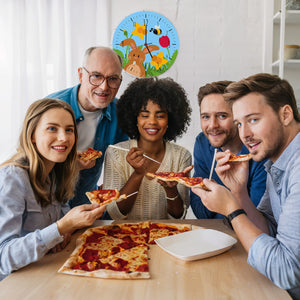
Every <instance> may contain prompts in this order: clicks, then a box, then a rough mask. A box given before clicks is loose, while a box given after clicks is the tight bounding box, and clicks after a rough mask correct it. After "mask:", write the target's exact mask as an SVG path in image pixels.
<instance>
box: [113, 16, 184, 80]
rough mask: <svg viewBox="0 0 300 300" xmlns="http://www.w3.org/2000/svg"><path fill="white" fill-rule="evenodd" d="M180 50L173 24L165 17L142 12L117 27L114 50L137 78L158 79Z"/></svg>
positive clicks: (125, 68) (128, 71)
mask: <svg viewBox="0 0 300 300" xmlns="http://www.w3.org/2000/svg"><path fill="white" fill-rule="evenodd" d="M178 48H179V41H178V35H177V32H176V29H175V27H174V26H173V25H172V23H171V22H170V21H169V20H168V19H167V18H166V17H164V16H162V15H161V14H158V13H155V12H152V11H140V12H136V13H134V14H131V15H129V16H128V17H126V18H125V19H124V20H123V21H122V22H121V23H120V24H119V26H118V27H117V29H116V31H115V33H114V37H113V49H114V51H116V52H117V53H118V54H119V55H120V56H121V57H122V59H123V69H124V70H125V71H126V72H127V73H129V74H131V75H134V76H136V77H151V76H158V75H160V74H162V73H164V72H165V71H167V70H168V69H169V68H170V67H171V66H172V64H173V63H174V61H175V59H176V57H177V54H178Z"/></svg>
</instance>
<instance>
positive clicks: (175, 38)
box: [112, 10, 179, 77]
mask: <svg viewBox="0 0 300 300" xmlns="http://www.w3.org/2000/svg"><path fill="white" fill-rule="evenodd" d="M142 15H147V16H145V18H150V19H151V18H153V17H156V18H157V19H158V20H159V19H162V20H163V22H164V23H165V24H166V25H167V26H168V27H170V28H171V30H172V31H173V32H172V33H171V34H172V39H173V40H172V42H171V43H172V44H173V45H172V46H173V47H172V46H171V45H170V46H169V47H168V48H170V49H172V50H173V52H172V56H171V57H170V56H168V57H166V58H168V59H169V62H170V59H171V58H173V56H174V57H175V58H174V59H173V61H172V62H170V64H169V65H168V67H167V68H166V69H165V70H164V71H162V72H161V73H160V74H162V73H164V72H165V71H167V70H168V69H169V68H170V67H171V66H172V65H173V64H174V62H175V60H176V57H177V55H178V51H179V38H178V34H177V30H176V28H175V26H174V25H173V23H172V22H171V21H170V20H169V19H168V18H167V17H165V16H164V15H162V14H161V13H157V12H155V11H149V10H141V11H138V12H134V13H132V14H130V15H128V16H126V17H125V18H124V19H123V20H122V21H121V22H120V23H119V25H118V26H117V28H116V30H115V32H114V35H113V41H112V48H113V49H114V50H115V51H116V52H117V53H119V54H120V52H121V53H122V54H123V51H122V50H124V49H123V47H121V46H120V45H119V43H120V41H121V39H120V37H119V36H120V34H119V33H118V31H123V34H125V33H124V31H125V30H124V25H125V24H126V23H128V21H130V19H135V18H137V17H140V18H141V17H142ZM132 22H134V23H135V22H137V21H136V20H132ZM141 24H144V23H143V22H141ZM141 24H140V25H141ZM150 26H153V27H154V24H152V25H151V23H150ZM122 27H123V28H122ZM133 30H134V27H133V25H132V30H131V32H132V31H133ZM127 33H128V32H127ZM148 34H149V31H148ZM171 34H170V36H171ZM147 37H148V36H147ZM125 38H126V37H125V36H124V39H125ZM131 38H132V34H131ZM136 39H137V38H135V42H136V45H137V47H141V46H142V45H144V44H143V41H140V40H136ZM138 41H139V42H140V43H141V44H140V43H139V44H138ZM162 48H165V47H161V50H162V51H161V52H164V51H163V49H162ZM168 51H169V50H168ZM124 53H125V51H124ZM175 54H176V55H175ZM164 56H165V53H164ZM123 57H124V54H123ZM123 57H122V58H123ZM145 63H146V64H149V58H146V59H145ZM123 67H124V65H123ZM160 74H158V75H160ZM151 76H152V75H150V76H146V77H151ZM153 76H154V75H153Z"/></svg>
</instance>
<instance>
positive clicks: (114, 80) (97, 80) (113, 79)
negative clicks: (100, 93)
mask: <svg viewBox="0 0 300 300" xmlns="http://www.w3.org/2000/svg"><path fill="white" fill-rule="evenodd" d="M82 68H83V69H84V70H85V71H86V72H87V73H88V74H89V82H90V84H91V85H94V86H99V85H101V84H102V83H103V82H104V80H106V82H107V85H108V86H109V87H110V88H111V89H118V88H119V86H120V84H121V82H122V78H120V77H118V76H104V75H102V74H100V73H98V74H91V73H90V72H89V71H88V70H87V69H86V68H85V67H82Z"/></svg>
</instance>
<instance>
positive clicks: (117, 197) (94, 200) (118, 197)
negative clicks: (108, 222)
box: [85, 189, 127, 206]
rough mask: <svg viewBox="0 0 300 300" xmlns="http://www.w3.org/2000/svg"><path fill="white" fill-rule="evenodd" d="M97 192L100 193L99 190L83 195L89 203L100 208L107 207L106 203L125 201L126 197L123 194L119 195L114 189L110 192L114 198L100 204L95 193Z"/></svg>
mask: <svg viewBox="0 0 300 300" xmlns="http://www.w3.org/2000/svg"><path fill="white" fill-rule="evenodd" d="M99 191H101V190H95V191H91V192H86V193H85V194H86V196H87V197H88V198H89V200H90V202H91V203H97V204H99V205H100V206H103V205H107V204H108V203H110V202H113V201H116V200H123V199H126V197H127V196H126V195H125V194H123V195H120V192H119V191H118V190H117V189H114V190H112V191H114V192H115V193H116V195H115V196H114V197H110V198H109V199H107V200H105V201H103V202H100V199H99V198H98V197H97V192H99ZM102 191H103V190H102ZM108 191H109V190H108Z"/></svg>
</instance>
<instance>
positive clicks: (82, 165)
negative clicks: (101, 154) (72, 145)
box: [77, 151, 96, 171]
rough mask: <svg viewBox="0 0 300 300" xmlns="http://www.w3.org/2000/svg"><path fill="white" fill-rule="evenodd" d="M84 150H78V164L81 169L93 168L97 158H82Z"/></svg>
mask: <svg viewBox="0 0 300 300" xmlns="http://www.w3.org/2000/svg"><path fill="white" fill-rule="evenodd" d="M81 153H82V151H78V152H77V165H78V168H79V170H80V171H81V170H85V169H91V168H93V167H94V166H95V164H96V160H87V161H85V160H83V159H81V158H80V155H81Z"/></svg>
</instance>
